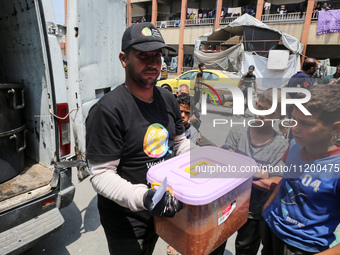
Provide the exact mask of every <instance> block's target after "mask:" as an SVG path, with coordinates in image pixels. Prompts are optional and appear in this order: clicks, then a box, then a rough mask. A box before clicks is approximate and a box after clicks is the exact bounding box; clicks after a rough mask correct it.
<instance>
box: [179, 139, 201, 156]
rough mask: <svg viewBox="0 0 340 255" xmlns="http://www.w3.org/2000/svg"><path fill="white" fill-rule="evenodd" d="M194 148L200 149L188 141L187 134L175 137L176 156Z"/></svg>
mask: <svg viewBox="0 0 340 255" xmlns="http://www.w3.org/2000/svg"><path fill="white" fill-rule="evenodd" d="M194 148H198V146H197V145H196V144H194V143H193V142H191V141H190V140H189V139H187V138H186V137H185V134H181V135H176V136H175V144H174V151H176V155H180V154H183V153H185V152H187V151H190V149H194Z"/></svg>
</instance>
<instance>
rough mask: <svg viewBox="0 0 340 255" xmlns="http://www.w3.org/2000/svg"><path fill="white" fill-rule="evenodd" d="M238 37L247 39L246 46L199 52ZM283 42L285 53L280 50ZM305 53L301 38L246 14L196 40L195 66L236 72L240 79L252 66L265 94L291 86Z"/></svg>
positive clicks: (245, 40) (240, 45)
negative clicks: (289, 82) (268, 90)
mask: <svg viewBox="0 0 340 255" xmlns="http://www.w3.org/2000/svg"><path fill="white" fill-rule="evenodd" d="M234 36H243V42H241V43H239V44H236V45H235V46H233V47H231V48H229V49H227V50H225V51H221V52H215V53H206V52H202V51H200V50H199V49H200V45H201V44H203V43H204V44H207V43H209V42H211V43H214V42H217V41H219V42H224V41H227V40H229V39H230V38H232V37H234ZM279 41H282V44H283V46H284V48H285V49H283V50H282V49H281V50H277V49H276V47H277V45H278V43H279ZM302 50H303V44H301V43H300V41H299V40H298V39H297V38H295V37H293V36H291V35H288V34H286V33H283V32H281V31H279V30H277V29H275V28H272V27H270V26H268V25H266V24H264V23H262V22H261V21H259V20H257V19H255V18H254V17H252V16H250V15H249V14H244V15H242V16H241V17H239V18H237V19H236V20H234V21H233V22H231V23H230V24H228V25H226V26H224V27H221V28H219V29H217V30H215V31H213V32H210V33H207V34H204V35H202V36H200V37H199V38H198V39H197V40H196V44H195V50H194V65H198V63H200V62H203V63H205V65H206V66H207V68H214V69H222V70H227V71H231V72H236V73H238V75H239V76H241V74H243V73H246V72H247V71H248V67H249V65H254V66H255V75H256V77H257V85H258V89H259V90H264V89H266V88H270V87H283V86H284V85H286V84H287V83H288V80H289V78H290V77H291V76H292V75H293V74H295V73H296V72H297V71H299V70H300V55H301V54H302Z"/></svg>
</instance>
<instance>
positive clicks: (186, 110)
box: [179, 104, 190, 127]
mask: <svg viewBox="0 0 340 255" xmlns="http://www.w3.org/2000/svg"><path fill="white" fill-rule="evenodd" d="M179 108H180V109H181V115H182V118H183V125H184V126H185V127H187V126H189V119H190V105H186V104H179Z"/></svg>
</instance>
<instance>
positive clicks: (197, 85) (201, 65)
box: [194, 63, 205, 105]
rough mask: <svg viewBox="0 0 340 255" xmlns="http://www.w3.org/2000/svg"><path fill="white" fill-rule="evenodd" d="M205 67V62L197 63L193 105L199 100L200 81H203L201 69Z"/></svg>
mask: <svg viewBox="0 0 340 255" xmlns="http://www.w3.org/2000/svg"><path fill="white" fill-rule="evenodd" d="M204 69H205V64H204V63H199V64H198V72H197V74H196V77H195V85H194V90H195V94H194V100H195V105H196V104H197V103H198V102H199V101H200V97H201V91H200V88H201V87H202V83H203V81H204V79H203V71H204Z"/></svg>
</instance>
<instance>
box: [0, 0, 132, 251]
mask: <svg viewBox="0 0 340 255" xmlns="http://www.w3.org/2000/svg"><path fill="white" fill-rule="evenodd" d="M125 10H126V2H125V1H123V0H101V1H87V0H81V1H75V0H69V1H68V12H67V15H68V22H67V25H68V28H67V33H68V37H67V44H68V51H67V53H68V55H67V57H68V81H67V84H66V80H65V74H64V67H63V61H62V55H61V49H60V44H59V40H58V33H59V29H58V26H57V25H56V22H55V17H54V11H53V5H52V0H32V1H26V0H12V1H5V0H2V1H0V34H1V37H0V254H9V253H10V254H19V253H21V252H23V251H24V250H26V249H29V248H30V247H32V246H33V245H34V244H35V243H36V242H38V241H39V240H41V239H42V238H45V237H47V236H49V235H50V234H52V233H53V232H54V231H57V230H58V229H60V228H61V227H62V225H63V223H64V219H63V217H62V215H61V213H60V211H59V210H60V209H61V208H63V207H65V206H67V205H69V204H70V203H71V202H72V200H73V196H74V193H75V188H74V186H73V184H72V181H71V169H72V167H78V176H79V177H80V178H81V179H82V178H85V177H86V175H87V174H88V170H87V166H86V162H85V119H86V116H87V112H88V110H89V109H90V108H91V106H92V105H93V104H94V103H95V102H96V101H97V100H98V99H99V98H100V97H101V96H103V95H104V94H105V93H107V92H108V91H110V90H111V89H112V88H114V87H116V86H117V85H119V84H121V83H122V82H123V80H124V72H123V71H122V68H121V66H120V63H119V59H118V53H119V51H120V44H121V42H120V41H121V37H122V34H123V32H124V30H125V26H126V25H125V24H126V16H125ZM98 132H100V130H98Z"/></svg>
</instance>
